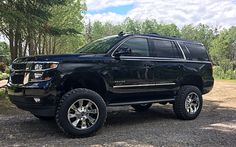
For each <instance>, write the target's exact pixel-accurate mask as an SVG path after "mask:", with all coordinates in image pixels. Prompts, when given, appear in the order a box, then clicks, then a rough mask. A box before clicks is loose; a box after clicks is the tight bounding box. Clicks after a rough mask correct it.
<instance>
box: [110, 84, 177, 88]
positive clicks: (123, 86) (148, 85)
mask: <svg viewBox="0 0 236 147" xmlns="http://www.w3.org/2000/svg"><path fill="white" fill-rule="evenodd" d="M175 84H176V83H161V84H134V85H117V86H113V88H135V87H150V86H169V85H175Z"/></svg>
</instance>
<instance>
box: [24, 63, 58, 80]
mask: <svg viewBox="0 0 236 147" xmlns="http://www.w3.org/2000/svg"><path fill="white" fill-rule="evenodd" d="M57 66H58V63H57V62H45V63H44V62H40V63H35V64H33V67H32V72H31V74H30V78H29V81H31V82H37V81H41V80H50V79H51V77H50V76H48V72H49V70H51V69H55V68H57ZM45 74H46V75H45ZM49 75H50V74H49Z"/></svg>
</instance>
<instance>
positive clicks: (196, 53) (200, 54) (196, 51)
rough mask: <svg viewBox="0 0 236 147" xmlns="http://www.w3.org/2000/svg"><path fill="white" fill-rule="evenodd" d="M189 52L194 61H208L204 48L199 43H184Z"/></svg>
mask: <svg viewBox="0 0 236 147" xmlns="http://www.w3.org/2000/svg"><path fill="white" fill-rule="evenodd" d="M185 46H186V47H187V49H188V51H189V52H190V55H191V59H192V60H195V61H209V57H208V54H207V51H206V48H205V47H204V46H203V45H201V44H192V43H185Z"/></svg>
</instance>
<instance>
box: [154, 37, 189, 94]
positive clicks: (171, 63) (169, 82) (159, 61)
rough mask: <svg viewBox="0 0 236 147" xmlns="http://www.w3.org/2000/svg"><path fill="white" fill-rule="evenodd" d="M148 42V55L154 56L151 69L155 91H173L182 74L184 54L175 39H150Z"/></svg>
mask: <svg viewBox="0 0 236 147" xmlns="http://www.w3.org/2000/svg"><path fill="white" fill-rule="evenodd" d="M150 42H151V47H150V56H151V57H154V58H155V62H154V63H155V65H154V67H153V68H154V69H153V70H154V74H155V75H154V77H155V81H156V84H157V92H159V91H160V92H164V93H165V92H169V91H172V92H174V91H175V90H177V88H178V81H180V78H181V76H182V69H183V68H182V66H183V64H182V63H183V62H182V61H183V60H184V55H183V53H182V52H181V50H180V48H179V47H178V44H177V43H176V42H175V41H171V40H167V39H150ZM170 94H171V95H172V93H170Z"/></svg>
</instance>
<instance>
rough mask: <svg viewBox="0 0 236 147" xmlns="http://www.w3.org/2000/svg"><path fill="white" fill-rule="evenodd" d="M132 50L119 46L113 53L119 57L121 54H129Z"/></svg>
mask: <svg viewBox="0 0 236 147" xmlns="http://www.w3.org/2000/svg"><path fill="white" fill-rule="evenodd" d="M131 53H132V51H131V49H130V48H128V47H121V48H119V50H118V51H117V52H115V53H114V56H115V57H116V58H119V57H120V56H122V55H131Z"/></svg>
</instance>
